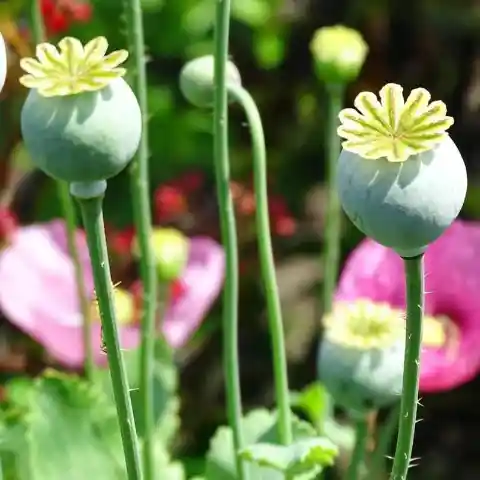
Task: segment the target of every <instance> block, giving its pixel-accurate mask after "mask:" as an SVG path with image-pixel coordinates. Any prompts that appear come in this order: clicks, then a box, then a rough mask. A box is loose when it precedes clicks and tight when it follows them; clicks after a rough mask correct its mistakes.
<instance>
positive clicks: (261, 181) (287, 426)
mask: <svg viewBox="0 0 480 480" xmlns="http://www.w3.org/2000/svg"><path fill="white" fill-rule="evenodd" d="M228 93H229V94H230V96H231V97H232V98H233V99H235V100H236V101H237V102H238V103H239V104H240V105H241V106H242V108H243V109H244V111H245V114H246V116H247V120H248V125H249V127H250V133H251V137H252V153H253V173H254V185H255V196H256V202H257V209H256V222H257V239H258V249H259V253H260V266H261V269H262V276H263V282H264V288H265V296H266V300H267V312H268V321H269V327H270V333H271V336H272V351H273V371H274V377H275V393H276V399H277V404H278V411H279V437H280V441H281V443H283V444H284V445H289V444H290V443H291V442H292V423H291V418H290V417H291V414H290V402H289V396H290V394H289V390H288V370H287V359H286V354H285V335H284V331H283V321H282V310H281V305H280V295H279V293H278V285H277V277H276V274H275V261H274V258H273V249H272V240H271V237H272V236H271V233H270V220H269V214H268V193H267V158H266V157H267V154H266V146H265V136H264V133H263V126H262V119H261V117H260V113H259V111H258V108H257V105H256V104H255V101H254V100H253V98H252V97H251V95H250V94H249V93H248V91H247V90H245V89H244V88H242V87H239V86H236V85H230V86H229V87H228Z"/></svg>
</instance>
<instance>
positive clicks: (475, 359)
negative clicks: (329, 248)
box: [336, 220, 480, 392]
mask: <svg viewBox="0 0 480 480" xmlns="http://www.w3.org/2000/svg"><path fill="white" fill-rule="evenodd" d="M425 268H426V278H425V282H426V291H427V295H426V298H425V312H426V318H425V324H424V326H425V328H424V336H423V349H422V359H421V373H420V390H421V391H423V392H438V391H446V390H450V389H452V388H455V387H458V386H460V385H462V384H464V383H466V382H468V381H469V380H471V379H472V378H474V377H475V376H476V375H477V373H478V372H479V371H480V349H479V348H478V345H479V344H480V297H479V296H478V292H479V290H480V277H479V276H478V271H479V270H480V224H479V223H475V222H465V221H460V220H457V221H456V222H455V223H454V224H453V225H452V226H451V227H450V228H449V229H448V230H447V231H446V232H445V234H444V235H443V236H442V237H440V238H439V239H438V240H436V241H435V242H433V243H432V244H431V245H430V247H429V248H428V250H427V252H426V255H425ZM360 300H361V301H365V300H369V301H371V302H372V304H373V305H377V306H378V305H381V304H385V303H387V304H388V305H389V306H390V307H392V309H395V310H398V309H401V310H403V309H404V306H405V285H404V275H403V265H402V260H401V258H400V257H399V256H398V255H397V254H396V253H395V252H394V251H393V250H391V249H388V248H386V247H383V246H381V245H380V244H378V243H376V242H374V241H373V240H370V239H365V240H363V241H362V242H361V243H360V245H359V246H358V247H357V248H356V249H355V250H354V251H353V253H352V254H351V255H350V257H349V258H348V260H347V262H346V265H345V268H344V270H343V272H342V275H341V278H340V281H339V285H338V289H337V292H336V301H337V302H347V303H351V302H358V301H360ZM382 308H383V306H382Z"/></svg>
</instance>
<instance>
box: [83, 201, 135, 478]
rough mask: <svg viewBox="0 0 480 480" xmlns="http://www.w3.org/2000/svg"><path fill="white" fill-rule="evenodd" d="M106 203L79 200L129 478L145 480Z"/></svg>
mask: <svg viewBox="0 0 480 480" xmlns="http://www.w3.org/2000/svg"><path fill="white" fill-rule="evenodd" d="M102 203H103V197H95V198H91V199H87V200H86V199H81V198H79V204H80V209H81V212H82V217H83V224H84V226H85V231H86V234H87V243H88V249H89V252H90V259H91V263H92V269H93V278H94V282H95V292H96V296H97V300H98V306H99V310H100V317H101V320H102V330H103V338H104V341H105V346H106V351H107V357H108V366H109V369H110V376H111V379H112V387H113V395H114V398H115V403H116V407H117V416H118V422H119V425H120V433H121V436H122V442H123V450H124V454H125V463H126V466H127V474H128V479H129V480H141V479H142V478H143V477H142V471H141V467H140V449H139V444H138V439H137V432H136V430H135V419H134V417H133V410H132V402H131V399H130V393H129V388H128V380H127V373H126V370H125V365H124V363H123V358H122V352H121V349H120V341H119V335H118V328H117V320H116V315H115V309H114V304H113V285H112V279H111V275H110V264H109V259H108V251H107V241H106V238H105V227H104V224H103V213H102Z"/></svg>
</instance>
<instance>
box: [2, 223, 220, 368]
mask: <svg viewBox="0 0 480 480" xmlns="http://www.w3.org/2000/svg"><path fill="white" fill-rule="evenodd" d="M77 241H78V245H79V253H80V257H81V262H82V265H83V269H84V277H85V278H84V280H85V287H86V290H87V293H88V295H89V296H90V297H92V298H93V291H94V286H93V278H92V273H91V267H90V261H89V255H88V249H87V245H86V242H85V238H84V235H83V233H82V232H79V233H78V239H77ZM223 277H224V252H223V249H222V248H221V246H220V245H219V244H217V243H216V242H215V241H213V240H211V239H210V238H206V237H195V238H192V239H191V241H190V251H189V259H188V263H187V266H186V268H185V271H184V273H183V275H182V277H181V279H180V282H181V285H182V289H180V290H178V289H175V291H177V290H178V291H179V292H180V293H181V294H176V295H174V296H172V298H171V300H170V304H169V305H168V307H167V309H166V313H165V318H164V320H163V333H164V335H165V338H166V340H167V342H168V343H169V344H170V345H171V346H172V347H174V348H178V347H181V346H182V345H183V344H185V342H186V341H187V340H188V339H189V337H190V336H191V335H192V334H193V333H194V332H195V330H196V329H197V328H198V327H199V325H200V323H201V321H202V319H203V318H204V316H205V314H206V312H207V311H208V309H209V308H210V307H211V305H212V304H213V302H214V301H215V299H216V297H217V296H218V294H219V292H220V290H221V287H222V284H223ZM0 310H2V312H3V313H4V314H5V316H6V317H7V319H8V320H9V321H10V322H11V323H13V324H14V325H16V326H17V327H18V328H19V329H21V330H23V331H24V332H25V333H26V334H28V335H30V336H31V337H32V338H33V339H34V340H36V341H37V342H38V343H40V344H41V345H43V347H44V348H45V350H46V351H47V352H48V353H49V355H50V356H51V357H52V358H53V359H55V360H56V361H57V362H58V363H60V364H62V365H64V366H66V367H70V368H81V367H82V366H83V363H84V347H83V340H82V315H81V311H80V304H79V301H78V297H77V290H76V285H75V276H74V270H73V264H72V262H71V259H70V257H69V254H68V251H67V241H66V232H65V226H64V223H63V221H61V220H54V221H52V222H49V223H46V224H37V225H30V226H26V227H21V228H19V229H18V230H17V232H16V233H15V235H14V237H13V238H12V241H11V242H10V244H9V245H8V246H7V247H6V248H5V250H3V252H2V253H1V255H0ZM120 316H121V313H120V315H119V317H120ZM132 320H134V319H133V318H132ZM120 335H121V344H122V347H123V348H125V349H130V348H135V347H136V346H137V345H138V343H139V327H138V324H128V325H125V324H122V325H121V328H120ZM92 342H93V347H94V354H95V359H96V361H97V363H99V364H105V362H106V356H105V354H104V353H103V352H102V351H101V332H100V324H99V322H95V323H94V324H93V328H92Z"/></svg>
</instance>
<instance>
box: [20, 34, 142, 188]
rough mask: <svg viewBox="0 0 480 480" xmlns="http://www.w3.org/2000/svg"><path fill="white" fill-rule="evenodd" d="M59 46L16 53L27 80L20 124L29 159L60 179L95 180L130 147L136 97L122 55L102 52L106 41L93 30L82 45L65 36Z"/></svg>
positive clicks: (136, 129)
mask: <svg viewBox="0 0 480 480" xmlns="http://www.w3.org/2000/svg"><path fill="white" fill-rule="evenodd" d="M58 46H59V49H58V50H57V48H56V47H55V46H53V45H50V44H48V43H43V44H40V45H38V46H37V51H36V55H37V59H33V58H24V59H22V60H21V66H22V68H23V70H25V71H26V72H27V74H26V75H24V76H23V77H22V78H21V79H20V82H21V83H22V84H23V85H24V86H26V87H27V88H30V89H31V90H30V92H29V94H28V97H27V99H26V101H25V104H24V105H23V109H22V115H21V128H22V134H23V138H24V141H25V145H26V147H27V150H28V151H29V153H30V156H31V158H32V161H33V162H34V163H35V164H36V166H37V167H39V168H40V169H41V170H43V171H44V172H45V173H47V174H48V175H50V176H52V177H54V178H56V179H59V180H65V181H67V182H97V181H102V180H106V179H108V178H110V177H113V176H115V175H117V174H118V173H119V172H120V171H121V170H123V169H124V168H125V167H126V166H127V164H128V163H129V162H130V160H131V159H132V158H133V156H134V155H135V152H136V151H137V148H138V145H139V142H140V137H141V130H142V116H141V111H140V107H139V105H138V102H137V99H136V97H135V95H134V93H133V92H132V90H131V89H130V87H129V86H128V84H127V83H126V82H125V80H123V78H121V77H122V76H123V75H124V74H125V69H124V68H119V67H118V65H119V64H121V63H122V62H123V61H125V59H126V58H127V56H128V53H127V52H126V51H117V52H113V53H111V54H109V55H107V56H105V53H106V50H107V47H108V43H107V40H106V39H105V38H103V37H99V38H96V39H94V40H92V41H91V42H89V43H88V44H87V45H85V47H84V46H83V45H82V44H81V43H80V41H79V40H77V39H75V38H71V37H67V38H64V39H63V40H61V41H60V43H59V44H58Z"/></svg>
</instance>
